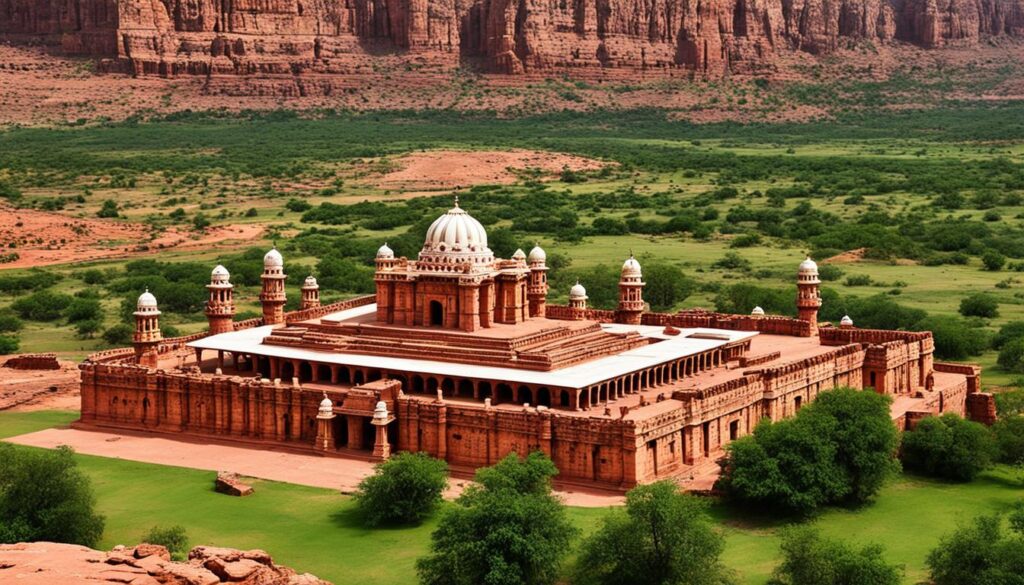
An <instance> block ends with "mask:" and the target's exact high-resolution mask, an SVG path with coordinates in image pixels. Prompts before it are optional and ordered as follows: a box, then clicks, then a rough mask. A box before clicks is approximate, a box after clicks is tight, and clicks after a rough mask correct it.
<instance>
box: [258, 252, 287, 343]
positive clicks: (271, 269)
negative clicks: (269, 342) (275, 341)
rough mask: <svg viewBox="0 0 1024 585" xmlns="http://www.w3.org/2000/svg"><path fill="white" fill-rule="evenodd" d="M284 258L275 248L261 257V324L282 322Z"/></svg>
mask: <svg viewBox="0 0 1024 585" xmlns="http://www.w3.org/2000/svg"><path fill="white" fill-rule="evenodd" d="M285 278H287V277H286V276H285V273H284V258H283V257H281V253H280V252H278V251H277V248H273V249H271V250H270V251H269V252H267V255H266V256H264V257H263V275H262V276H260V279H262V280H263V290H262V291H260V304H261V305H263V324H264V325H278V324H280V323H284V303H285V301H286V299H285V293H284V279H285Z"/></svg>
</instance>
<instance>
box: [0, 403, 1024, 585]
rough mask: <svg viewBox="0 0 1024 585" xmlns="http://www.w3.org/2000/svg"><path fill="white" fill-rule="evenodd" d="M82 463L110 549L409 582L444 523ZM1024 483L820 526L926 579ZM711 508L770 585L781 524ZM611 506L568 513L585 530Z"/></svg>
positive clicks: (336, 499) (909, 499) (930, 493)
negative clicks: (196, 554)
mask: <svg viewBox="0 0 1024 585" xmlns="http://www.w3.org/2000/svg"><path fill="white" fill-rule="evenodd" d="M76 416H77V413H74V412H69V411H48V412H33V413H0V437H9V436H13V435H17V434H21V433H26V432H32V431H34V430H39V429H42V428H47V427H51V426H56V425H61V424H66V423H68V422H70V421H72V420H74V419H75V418H76ZM79 462H80V464H81V466H82V468H83V470H84V471H85V472H86V473H87V474H88V475H89V477H90V478H92V481H93V484H94V487H95V490H96V494H97V498H98V506H99V510H100V511H101V512H102V513H103V514H104V515H106V517H107V528H106V533H105V535H104V539H103V542H102V543H101V548H110V547H113V546H114V545H116V544H133V543H135V542H137V541H138V540H139V539H140V538H141V537H142V535H143V534H144V533H145V532H146V531H148V529H149V528H150V527H152V526H154V525H161V526H169V525H173V524H180V525H182V526H184V527H186V529H187V530H188V534H189V537H190V539H191V542H192V543H194V544H199V543H203V544H213V545H222V546H231V547H237V548H262V549H265V550H267V551H268V552H270V553H271V554H272V555H273V556H274V558H275V559H277V561H278V562H281V563H284V564H287V565H290V566H293V567H295V568H298V569H299V570H302V571H309V572H311V573H313V574H315V575H318V576H320V577H322V578H325V579H328V580H331V581H333V582H335V583H339V584H341V583H344V584H352V585H356V584H367V585H369V584H398V583H410V582H413V581H414V564H415V560H416V559H417V558H418V557H419V556H421V555H423V554H424V552H425V551H426V549H427V544H428V541H429V535H430V532H431V530H432V529H433V527H434V526H435V524H436V520H432V521H430V522H427V523H426V524H424V525H422V526H418V527H415V528H401V529H378V530H367V529H365V528H363V527H362V526H361V525H360V524H359V522H358V519H357V518H356V517H355V515H354V514H353V507H352V501H351V499H350V498H348V497H345V496H342V495H340V494H338V493H337V492H333V491H331V490H324V489H318V488H309V487H303V486H297V485H291V484H285V483H278V482H270V481H259V480H254V482H253V483H254V485H255V487H256V493H255V494H254V495H253V496H251V497H247V498H231V497H226V496H223V495H220V494H217V493H215V492H214V491H213V489H212V488H213V480H214V477H215V474H214V473H213V472H206V471H196V470H191V469H183V468H177V467H167V466H162V465H151V464H145V463H135V462H131V461H122V460H118V459H108V458H103V457H92V456H86V455H81V456H79ZM1022 486H1024V484H1022V481H1021V478H1020V474H1019V473H1018V472H1016V471H1014V470H1012V469H1010V468H1007V467H1000V468H997V469H995V470H992V471H990V472H988V473H985V474H983V475H982V476H981V477H980V478H979V479H978V480H976V481H974V482H972V483H970V484H948V483H943V482H937V481H932V480H927V479H922V478H916V477H911V476H903V477H900V478H899V479H898V480H895V481H893V482H892V483H891V484H890V485H888V486H887V487H886V488H885V489H884V490H883V491H882V493H881V494H880V495H879V497H878V499H877V501H876V502H875V503H874V504H872V505H870V506H867V507H864V508H862V509H856V510H841V509H833V510H829V511H828V512H826V513H824V514H823V515H822V516H821V517H819V518H818V519H816V520H815V521H814V522H815V524H816V525H817V526H819V527H820V528H821V529H822V531H823V532H824V533H825V534H827V535H828V536H831V537H835V538H840V539H843V540H846V541H850V542H854V543H869V542H879V543H882V544H884V545H885V547H886V554H887V557H888V558H889V560H891V561H892V562H895V563H901V564H904V565H905V566H906V570H907V574H906V579H905V582H906V583H908V584H909V583H917V582H919V581H920V580H921V579H923V578H924V577H925V567H924V559H925V556H926V555H927V553H928V551H929V550H930V549H931V548H933V547H934V546H935V545H936V543H937V542H938V540H939V538H940V537H941V536H942V535H943V534H944V533H946V532H948V531H949V530H951V529H952V528H953V527H954V526H956V524H957V522H958V521H960V520H964V519H967V518H970V517H972V516H975V515H977V514H983V513H990V512H993V511H998V510H1002V509H1005V508H1007V507H1008V506H1009V505H1010V504H1011V503H1012V502H1014V501H1016V500H1018V499H1020V498H1021V496H1022V495H1024V490H1022ZM711 510H712V514H713V516H714V517H715V519H716V521H718V523H719V524H720V526H721V528H722V531H723V533H724V534H725V536H726V550H725V561H726V563H727V564H728V565H729V566H731V567H734V568H735V569H736V570H737V572H738V573H739V575H740V578H741V579H740V580H741V582H742V583H749V584H762V583H766V582H767V580H768V578H769V576H770V574H771V570H772V568H773V567H774V566H775V564H776V562H777V556H778V543H779V541H778V530H779V528H780V527H781V525H780V524H779V523H774V522H765V521H762V520H758V519H754V520H752V519H751V518H750V517H749V516H748V515H745V514H741V513H738V512H736V511H733V510H730V509H728V508H727V507H725V506H722V505H714V506H712V509H711ZM604 513H605V510H603V509H587V508H570V510H569V514H570V516H571V517H572V519H573V521H574V522H575V523H576V524H577V525H578V526H580V527H581V528H582V529H583V530H584V532H585V533H589V532H590V531H592V530H593V529H594V527H595V526H596V525H597V523H598V521H599V520H600V518H601V517H602V515H603V514H604ZM382 558H386V559H387V561H386V562H383V561H382Z"/></svg>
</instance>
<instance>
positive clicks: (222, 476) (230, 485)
mask: <svg viewBox="0 0 1024 585" xmlns="http://www.w3.org/2000/svg"><path fill="white" fill-rule="evenodd" d="M213 489H214V490H215V491H217V492H218V493H222V494H227V495H229V496H238V497H243V496H251V495H252V492H253V489H252V486H251V485H249V484H246V483H242V480H241V479H239V477H238V474H237V473H229V472H226V471H221V472H218V473H217V479H216V481H215V482H214V486H213Z"/></svg>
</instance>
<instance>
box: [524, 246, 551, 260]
mask: <svg viewBox="0 0 1024 585" xmlns="http://www.w3.org/2000/svg"><path fill="white" fill-rule="evenodd" d="M527 259H528V260H529V261H530V264H535V263H538V262H539V263H542V264H543V263H544V262H547V260H548V254H547V252H545V251H544V249H543V248H541V247H540V246H534V247H533V249H532V250H530V256H529V258H527Z"/></svg>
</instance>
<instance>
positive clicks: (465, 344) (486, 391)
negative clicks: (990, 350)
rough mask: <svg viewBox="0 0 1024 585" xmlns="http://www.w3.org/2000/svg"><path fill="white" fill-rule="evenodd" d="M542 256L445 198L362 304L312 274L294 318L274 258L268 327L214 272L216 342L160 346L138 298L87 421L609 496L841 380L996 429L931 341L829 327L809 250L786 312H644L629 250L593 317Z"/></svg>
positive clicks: (154, 316) (188, 340)
mask: <svg viewBox="0 0 1024 585" xmlns="http://www.w3.org/2000/svg"><path fill="white" fill-rule="evenodd" d="M545 260H546V258H545V253H544V250H542V249H540V248H539V247H535V248H533V250H532V251H531V252H530V253H529V255H527V254H525V253H523V252H522V251H521V250H520V251H517V252H516V253H515V254H513V256H512V258H510V259H507V260H506V259H501V258H495V257H494V254H493V253H492V252H491V250H490V248H488V245H487V233H486V232H485V230H484V228H483V226H482V225H481V224H480V223H479V222H478V221H476V220H475V219H473V217H471V216H470V215H469V214H468V213H467V212H466V211H465V210H463V209H461V208H460V207H459V206H458V202H457V201H456V204H455V207H454V208H452V209H451V210H449V211H448V212H447V213H445V214H444V215H442V216H441V217H439V218H438V219H437V220H436V221H435V222H434V223H433V225H431V227H430V229H429V231H428V232H427V235H426V241H425V242H424V243H423V249H422V250H421V251H420V253H419V256H418V258H417V259H416V260H410V259H407V258H398V257H396V256H395V254H394V252H393V251H392V250H391V249H390V248H388V246H387V245H386V244H385V245H383V246H381V248H380V250H379V251H378V252H377V257H376V295H373V296H366V297H362V298H355V299H351V300H347V301H343V302H339V303H335V304H331V305H321V304H320V298H319V288H318V285H317V283H316V280H315V279H314V278H313V277H309V278H307V279H306V281H305V284H304V285H303V286H302V305H301V309H300V310H298V311H294V312H285V311H284V305H285V288H284V281H285V278H286V276H285V264H284V259H283V258H282V255H281V254H280V253H279V252H278V251H277V250H271V251H270V252H268V253H267V255H266V257H265V258H264V272H263V277H262V278H263V287H262V293H261V294H260V301H261V303H262V306H263V317H262V318H258V319H250V320H247V321H235V320H234V319H233V317H234V312H235V309H234V302H233V298H232V290H233V287H232V284H231V281H230V276H229V273H228V271H227V270H226V269H225V268H224V267H222V266H217V267H216V268H214V270H213V273H212V277H211V281H210V284H209V285H208V287H207V288H208V289H209V293H210V296H209V302H208V304H207V309H206V314H207V316H208V317H209V331H208V332H204V333H202V334H196V335H191V336H187V337H182V338H176V339H162V338H161V335H160V327H159V319H160V311H159V309H158V307H157V299H155V298H154V297H153V295H152V294H150V293H148V292H146V293H145V294H143V295H142V296H140V297H139V300H138V308H137V311H136V313H135V317H136V331H135V338H134V347H133V348H126V349H118V350H111V351H105V352H101V353H98V354H95V355H93V356H91V357H90V358H89V359H88V360H87V361H86V362H85V363H84V364H83V365H82V366H81V369H82V417H81V420H80V421H79V423H78V425H80V426H83V427H87V428H97V427H102V428H107V429H119V430H131V431H144V432H154V433H174V434H184V435H189V436H191V437H192V438H202V439H204V440H216V441H230V442H233V443H238V444H248V445H252V446H256V447H261V448H275V449H287V450H300V451H309V452H318V453H322V454H324V455H329V456H341V457H363V458H371V457H372V458H383V457H388V456H389V454H390V453H392V452H395V451H396V450H402V451H425V452H427V453H429V454H431V455H433V456H435V457H439V458H442V459H445V460H447V461H448V462H449V463H450V464H451V465H452V466H453V468H454V469H456V470H459V469H463V470H466V471H468V470H470V469H472V468H475V467H479V466H484V465H489V464H492V463H494V462H496V461H497V460H498V459H500V458H501V457H503V456H504V455H506V454H508V453H509V452H513V451H515V452H519V453H526V452H529V451H531V450H538V449H539V450H541V451H543V452H545V453H547V454H548V455H549V456H550V457H551V458H552V459H553V461H554V462H555V464H556V465H557V466H558V468H559V470H560V476H559V478H560V480H561V481H563V482H568V483H571V484H573V483H574V484H583V485H593V486H599V487H608V488H614V489H621V488H628V487H630V486H633V485H635V484H637V483H642V482H649V481H652V480H655V479H659V478H666V477H672V478H676V479H677V480H679V481H682V482H685V481H687V479H689V478H692V477H694V476H695V475H698V474H701V473H706V472H707V471H708V470H709V469H714V467H715V460H716V459H717V457H718V456H720V455H721V453H722V448H723V446H724V445H725V444H726V443H728V442H729V441H731V440H733V439H736V438H737V437H741V436H743V435H746V434H748V433H750V432H751V430H752V429H753V428H754V426H755V425H756V424H757V423H758V421H760V420H761V419H764V418H770V419H773V420H778V419H780V418H783V417H786V416H790V415H792V414H793V413H794V412H796V411H797V410H799V409H800V407H801V406H802V405H804V404H807V403H808V402H810V401H812V400H814V398H815V397H816V396H817V395H818V393H820V392H822V391H824V390H828V389H830V388H833V387H836V386H853V387H857V388H863V389H865V391H873V392H879V393H882V394H887V395H890V396H892V397H893V399H894V403H893V419H894V420H895V421H896V424H898V425H900V426H906V425H907V424H913V422H914V421H915V420H916V419H918V418H920V417H922V416H925V415H926V414H929V413H939V412H955V413H959V414H963V415H967V416H970V417H971V418H974V419H977V420H986V419H990V418H991V417H993V416H994V406H993V402H992V399H991V396H990V395H988V394H983V393H981V392H979V374H980V370H979V368H978V367H976V366H969V365H956V364H942V363H934V362H933V359H932V351H933V344H932V335H931V333H927V332H923V333H922V332H905V331H882V330H865V329H857V328H855V327H854V326H853V322H852V321H851V320H850V319H849V318H844V319H843V322H842V323H841V324H839V326H832V325H830V324H827V323H819V322H818V319H817V316H818V309H819V307H820V306H821V297H820V295H819V290H818V289H819V286H820V281H819V279H818V267H817V265H816V264H815V263H814V262H813V261H812V260H810V259H807V260H805V261H804V262H802V263H801V264H800V266H799V268H798V270H797V275H796V276H797V287H798V294H797V298H796V303H797V307H798V309H799V318H797V319H791V318H786V317H778V316H770V315H765V314H764V311H763V310H761V309H760V308H756V307H753V308H752V309H753V311H752V313H751V314H750V315H725V314H719V313H712V312H707V311H703V310H686V311H680V312H678V313H672V314H667V313H652V312H649V311H647V310H646V305H645V303H644V300H643V289H644V285H645V283H644V278H643V272H642V270H641V266H640V264H639V262H637V260H636V259H634V258H632V257H630V258H629V259H627V260H626V261H625V263H624V264H623V266H622V274H621V279H620V281H619V291H620V292H619V304H618V308H617V309H616V310H614V311H605V310H594V309H590V308H588V307H587V293H586V290H585V289H584V287H583V285H582V284H577V285H576V286H573V287H572V290H571V291H570V295H569V304H568V306H554V305H549V304H548V303H547V294H548V283H547V267H546V265H545Z"/></svg>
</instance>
